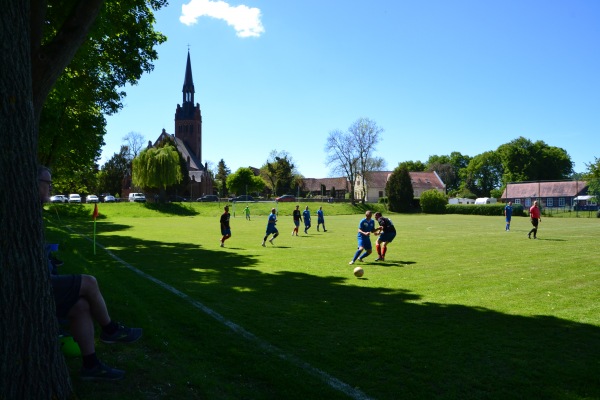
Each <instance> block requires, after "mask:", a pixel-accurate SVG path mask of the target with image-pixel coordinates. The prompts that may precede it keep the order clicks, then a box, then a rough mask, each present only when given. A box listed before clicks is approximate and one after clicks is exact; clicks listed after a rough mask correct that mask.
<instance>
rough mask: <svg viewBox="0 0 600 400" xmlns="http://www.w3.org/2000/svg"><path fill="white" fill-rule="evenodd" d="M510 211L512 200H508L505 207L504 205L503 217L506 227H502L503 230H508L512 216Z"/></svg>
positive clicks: (511, 210)
mask: <svg viewBox="0 0 600 400" xmlns="http://www.w3.org/2000/svg"><path fill="white" fill-rule="evenodd" d="M512 212H513V209H512V201H509V202H508V204H507V205H506V207H504V217H505V218H506V227H505V228H504V230H505V231H510V220H511V218H512Z"/></svg>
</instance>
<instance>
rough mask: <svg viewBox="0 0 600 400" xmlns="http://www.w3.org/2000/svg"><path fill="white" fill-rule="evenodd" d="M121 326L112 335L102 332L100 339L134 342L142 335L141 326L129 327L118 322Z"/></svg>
mask: <svg viewBox="0 0 600 400" xmlns="http://www.w3.org/2000/svg"><path fill="white" fill-rule="evenodd" d="M117 325H118V326H119V327H118V328H117V331H116V332H115V333H113V334H112V335H107V334H106V333H104V332H102V333H101V334H100V340H102V341H103V342H104V343H108V344H111V343H117V342H118V343H133V342H135V341H137V340H138V339H139V338H141V337H142V329H141V328H128V327H126V326H125V325H122V324H120V323H118V322H117Z"/></svg>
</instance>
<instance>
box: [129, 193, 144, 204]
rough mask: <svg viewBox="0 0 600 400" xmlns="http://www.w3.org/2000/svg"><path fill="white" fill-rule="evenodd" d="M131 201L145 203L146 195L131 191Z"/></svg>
mask: <svg viewBox="0 0 600 400" xmlns="http://www.w3.org/2000/svg"><path fill="white" fill-rule="evenodd" d="M129 201H134V202H136V203H145V202H146V196H145V195H144V193H129Z"/></svg>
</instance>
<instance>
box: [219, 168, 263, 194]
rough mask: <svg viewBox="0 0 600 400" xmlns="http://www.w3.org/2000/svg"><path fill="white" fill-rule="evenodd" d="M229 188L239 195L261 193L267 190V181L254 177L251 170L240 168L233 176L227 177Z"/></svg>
mask: <svg viewBox="0 0 600 400" xmlns="http://www.w3.org/2000/svg"><path fill="white" fill-rule="evenodd" d="M227 188H228V189H229V190H230V191H231V192H232V193H237V194H241V193H244V194H246V193H248V192H260V191H262V190H263V189H264V188H265V181H263V180H262V178H261V177H260V176H256V175H254V172H253V171H252V170H251V169H250V168H238V170H237V171H235V172H234V173H233V174H230V175H228V176H227Z"/></svg>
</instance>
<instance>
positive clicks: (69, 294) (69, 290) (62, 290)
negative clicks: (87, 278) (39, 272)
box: [50, 275, 81, 318]
mask: <svg viewBox="0 0 600 400" xmlns="http://www.w3.org/2000/svg"><path fill="white" fill-rule="evenodd" d="M50 279H51V280H52V289H53V291H54V302H55V303H56V316H57V317H58V318H66V317H67V314H68V313H69V310H70V309H71V308H72V307H73V306H74V305H75V303H77V301H78V300H79V297H80V296H79V290H80V289H81V275H52V276H51V277H50Z"/></svg>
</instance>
